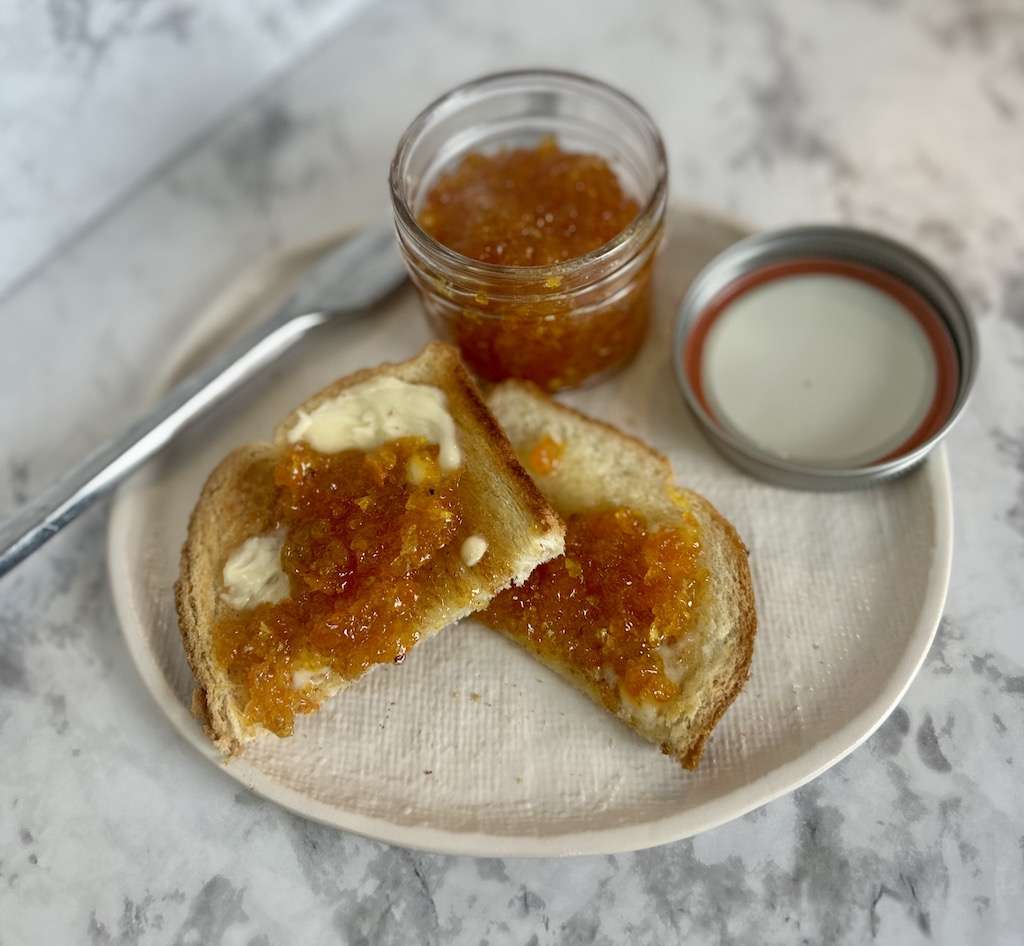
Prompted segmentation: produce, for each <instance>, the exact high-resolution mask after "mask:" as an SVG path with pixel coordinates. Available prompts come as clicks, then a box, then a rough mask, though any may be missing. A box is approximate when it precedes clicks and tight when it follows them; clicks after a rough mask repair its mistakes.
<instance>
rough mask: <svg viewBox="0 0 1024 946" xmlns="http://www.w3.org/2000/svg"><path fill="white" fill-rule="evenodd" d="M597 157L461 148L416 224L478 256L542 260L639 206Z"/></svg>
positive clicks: (626, 219)
mask: <svg viewBox="0 0 1024 946" xmlns="http://www.w3.org/2000/svg"><path fill="white" fill-rule="evenodd" d="M639 209H640V208H639V207H638V205H637V202H636V201H635V200H633V198H632V197H630V196H629V195H628V194H627V193H626V192H625V191H624V190H623V188H622V185H621V184H620V183H619V179H618V177H616V175H615V172H614V171H613V170H612V168H611V166H610V165H609V164H608V162H607V161H605V159H604V158H602V157H599V156H598V155H596V154H583V153H579V152H575V151H563V150H562V149H561V148H560V147H559V145H558V143H557V141H556V140H555V139H554V138H553V137H548V138H544V139H542V140H541V142H540V143H539V144H538V145H537V146H536V147H534V148H515V149H511V150H506V151H498V152H496V153H495V154H479V153H477V152H472V153H470V154H467V155H466V156H465V157H464V158H463V159H462V160H461V161H460V162H459V164H458V165H457V166H456V167H455V168H454V169H452V170H451V171H448V172H446V173H444V174H442V175H441V176H440V177H439V178H438V179H437V181H436V182H435V183H434V186H433V187H432V188H431V189H430V191H429V192H428V193H427V196H426V199H425V200H424V202H423V206H422V207H421V209H420V213H419V222H420V226H421V227H423V229H424V230H426V231H427V233H429V234H430V235H431V236H432V237H433V238H434V239H435V240H437V241H438V242H439V243H443V244H444V245H445V246H447V247H448V248H449V249H452V250H455V251H456V252H457V253H461V254H462V255H463V256H468V257H469V258H470V259H475V260H479V261H480V262H482V263H495V264H497V265H500V266H550V265H552V264H553V263H564V262H566V261H567V260H572V259H576V258H577V257H579V256H584V255H585V254H587V253H589V252H590V251H591V250H596V249H597V248H598V247H600V246H603V245H604V244H605V243H607V242H609V241H610V240H611V239H612V238H613V237H615V236H618V234H620V233H621V232H622V231H623V230H625V229H626V227H628V226H629V224H630V223H632V221H633V219H634V218H635V217H636V215H637V213H638V212H639Z"/></svg>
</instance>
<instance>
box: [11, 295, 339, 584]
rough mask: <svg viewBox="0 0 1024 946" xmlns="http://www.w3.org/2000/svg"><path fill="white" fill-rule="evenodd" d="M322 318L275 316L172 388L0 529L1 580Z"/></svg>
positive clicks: (317, 314)
mask: <svg viewBox="0 0 1024 946" xmlns="http://www.w3.org/2000/svg"><path fill="white" fill-rule="evenodd" d="M326 318H327V315H326V314H325V313H323V312H308V313H304V314H301V315H294V316H293V315H290V314H287V313H285V314H282V315H279V316H276V317H274V318H272V319H271V320H270V321H269V322H266V323H264V324H263V325H261V326H259V327H257V328H255V329H253V330H252V331H250V332H248V333H246V334H245V335H243V336H242V337H241V338H240V339H239V340H238V341H237V342H235V344H234V345H232V346H231V347H230V348H229V349H228V350H227V351H225V352H223V353H222V354H220V355H217V356H216V357H214V358H213V359H212V361H210V362H209V363H208V364H206V365H204V366H203V367H202V368H200V369H199V370H198V371H196V372H195V373H194V374H191V375H189V376H188V377H186V378H185V379H184V380H183V381H181V382H179V383H178V384H177V385H175V387H173V388H172V389H171V390H170V391H169V392H168V393H167V394H166V395H165V396H164V397H163V399H162V400H161V401H160V402H159V403H158V404H156V405H155V406H154V407H153V409H152V410H151V411H149V413H147V414H145V415H143V416H142V417H140V418H138V419H137V420H136V421H135V422H134V423H133V424H131V425H130V426H129V427H128V429H127V430H125V431H124V433H122V434H121V435H120V436H118V437H116V438H114V439H113V440H111V441H110V442H108V443H107V444H105V445H103V446H102V447H100V448H99V449H98V450H96V451H95V452H94V453H92V454H91V455H90V456H89V457H87V458H86V459H85V460H83V461H82V462H81V463H80V464H78V466H76V467H74V468H73V469H71V470H70V471H68V472H67V473H66V474H65V475H64V476H62V477H61V478H60V479H59V480H58V481H57V482H56V483H54V484H53V485H52V486H50V487H49V488H48V489H46V490H45V491H44V492H43V493H42V494H41V495H39V496H37V497H36V498H35V499H33V500H31V501H30V502H29V503H28V505H27V506H25V508H23V509H22V510H20V511H19V512H18V513H17V514H15V515H14V516H13V517H11V518H10V519H8V520H7V521H6V522H4V523H2V524H0V576H3V575H5V574H6V573H7V572H9V571H10V570H11V569H12V568H14V566H15V565H17V564H18V563H19V562H21V561H22V560H23V559H25V558H27V557H28V556H29V555H31V554H32V553H33V552H34V551H35V550H36V549H38V548H39V547H40V546H41V545H43V543H45V542H46V541H47V540H48V539H50V538H52V537H53V536H55V535H56V534H57V533H58V532H60V530H61V529H63V528H64V526H66V525H67V524H68V523H69V522H71V521H72V520H73V519H75V518H76V517H77V516H78V515H79V513H81V512H82V511H84V510H85V509H86V508H88V507H89V506H90V505H91V504H92V503H93V502H95V500H97V499H98V498H99V497H100V496H103V495H104V494H105V493H107V492H109V491H110V490H111V489H112V488H113V487H114V486H116V485H117V484H118V483H120V482H121V480H123V479H124V478H125V477H126V476H128V474H129V473H131V472H132V471H133V470H135V469H136V468H137V467H138V466H139V464H141V463H143V462H144V461H145V460H147V459H149V457H151V456H152V455H153V454H154V453H156V452H157V451H158V450H159V449H160V448H161V447H163V446H164V445H165V444H166V443H167V442H168V441H169V440H170V439H171V438H172V437H174V435H175V434H177V433H178V432H179V431H180V430H181V429H182V428H183V427H185V426H186V425H187V424H189V423H191V422H192V421H194V420H195V419H196V418H198V417H200V416H201V415H203V414H205V413H206V412H207V411H209V410H210V409H211V408H212V407H213V406H214V405H215V404H218V403H219V402H220V401H222V400H223V399H224V398H225V397H227V396H228V395H229V394H231V393H232V392H233V391H235V390H237V389H238V388H239V387H240V386H241V385H243V384H244V383H245V382H246V381H248V380H249V379H250V378H252V376H253V375H255V374H256V373H257V372H258V371H259V370H260V369H261V368H263V367H264V366H265V365H267V364H268V363H269V362H271V361H273V360H274V359H275V358H277V357H278V356H280V355H281V354H282V353H283V352H285V351H287V350H288V349H289V348H291V347H292V346H293V345H294V344H295V343H296V342H298V341H299V339H301V338H302V337H303V336H304V335H305V334H306V333H307V332H308V331H309V330H310V329H312V328H314V327H315V326H317V325H319V324H320V323H322V322H324V321H325V320H326Z"/></svg>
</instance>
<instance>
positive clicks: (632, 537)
mask: <svg viewBox="0 0 1024 946" xmlns="http://www.w3.org/2000/svg"><path fill="white" fill-rule="evenodd" d="M707 580H708V576H707V572H706V570H705V568H704V566H703V565H702V563H701V561H700V535H699V527H698V525H697V522H696V520H695V519H694V518H693V516H692V515H691V514H690V513H688V512H687V513H684V514H683V515H682V519H681V520H680V522H679V523H678V525H673V526H662V527H660V528H657V529H650V528H648V526H647V523H646V522H645V520H644V518H643V516H641V515H640V514H639V513H637V512H636V511H634V510H631V509H628V508H625V507H613V508H605V509H594V510H586V511H583V512H578V513H575V514H574V515H571V516H569V517H568V518H567V519H566V539H565V554H564V555H563V556H562V557H561V558H556V559H553V560H552V561H550V562H547V563H545V564H543V565H540V566H539V567H538V568H536V569H535V570H534V572H533V574H531V575H530V577H529V578H528V579H527V581H526V582H525V583H524V584H523V585H521V586H519V587H512V588H509V589H508V590H506V591H504V592H502V593H501V594H500V595H498V596H497V597H496V598H494V599H493V601H492V602H491V604H490V606H489V607H488V608H487V610H486V611H484V612H482V614H481V615H479V617H480V618H481V619H482V620H483V621H484V622H485V623H486V624H488V625H490V626H491V627H494V628H497V629H499V630H502V631H505V632H506V633H509V634H512V635H513V636H514V637H516V638H518V639H519V640H520V641H522V643H524V644H525V645H526V646H527V647H528V648H529V649H531V650H533V651H534V652H536V653H537V654H539V655H540V656H542V657H546V658H549V659H551V660H553V661H555V662H556V663H558V664H561V665H563V666H566V667H567V668H571V669H573V670H575V671H577V672H579V673H581V674H582V675H584V676H585V677H586V678H587V679H588V681H589V682H590V684H591V685H592V686H594V687H596V688H597V690H598V692H599V693H600V695H601V698H602V700H603V702H604V703H605V705H606V706H607V707H608V708H609V709H611V710H612V711H615V710H616V709H618V707H619V706H620V705H621V703H622V701H623V699H627V698H628V699H629V700H630V701H632V702H633V703H637V704H639V703H644V702H650V701H653V702H655V703H665V702H668V701H670V700H672V699H673V698H674V697H676V696H677V695H678V694H679V686H678V681H679V680H681V679H682V677H683V676H689V675H690V674H691V673H692V672H693V671H694V670H696V669H697V667H698V665H699V664H700V661H701V641H700V639H699V636H698V634H697V633H696V628H695V627H694V614H695V612H696V608H697V606H698V603H699V601H700V597H701V594H702V592H703V589H704V587H705V585H706V584H707ZM666 653H671V659H670V661H668V662H666V661H665V660H664V659H663V658H664V656H665V654H666Z"/></svg>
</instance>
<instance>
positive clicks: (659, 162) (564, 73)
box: [388, 69, 668, 280]
mask: <svg viewBox="0 0 1024 946" xmlns="http://www.w3.org/2000/svg"><path fill="white" fill-rule="evenodd" d="M515 79H541V80H545V79H547V80H551V81H554V82H561V83H568V84H570V85H574V86H577V87H581V88H583V89H584V90H590V91H597V92H599V93H601V94H603V95H605V96H608V97H609V98H611V99H613V100H616V101H617V102H618V103H619V104H620V105H624V106H625V107H626V108H628V109H629V110H630V111H631V112H632V113H633V114H634V116H635V117H637V118H639V120H640V122H641V124H642V125H643V126H644V131H646V132H647V133H648V135H649V136H650V139H651V143H652V144H653V148H654V156H655V162H656V168H655V173H656V182H655V185H654V187H653V189H652V191H651V194H650V197H649V198H648V200H647V201H646V202H645V204H644V206H643V207H642V208H641V209H640V211H639V212H638V213H637V215H636V216H635V217H634V218H633V219H632V220H631V221H630V222H629V224H628V225H627V226H626V227H624V228H623V229H622V230H621V231H619V233H617V234H616V235H615V236H614V237H612V238H611V239H610V240H609V241H608V242H606V243H603V244H602V245H601V246H599V247H597V248H596V249H593V250H590V251H589V252H588V253H584V254H583V255H582V256H575V257H573V258H572V259H568V260H563V261H562V262H558V263H549V264H545V265H542V266H505V265H503V264H500V263H486V262H482V261H480V260H476V259H473V258H472V257H470V256H465V255H463V254H462V253H459V252H457V251H455V250H453V249H451V248H450V247H448V246H445V245H444V244H443V243H441V242H440V241H439V240H436V239H434V237H432V236H431V235H430V234H429V233H427V231H426V230H424V229H423V228H422V227H421V226H420V224H419V221H418V220H417V219H416V215H415V213H413V210H412V207H411V206H410V205H409V201H408V200H407V199H406V195H405V188H404V186H403V182H402V166H403V163H404V160H405V158H406V157H407V156H408V153H409V151H410V149H411V147H412V144H413V142H414V141H415V140H416V138H417V137H418V135H419V134H420V133H421V132H422V131H423V129H424V127H425V126H426V124H427V122H428V121H429V120H430V118H431V117H432V116H433V115H434V114H435V113H436V112H437V111H438V110H439V109H442V108H444V107H445V106H446V105H449V104H450V103H451V102H452V101H454V100H457V99H458V98H460V97H462V96H465V95H467V94H468V93H472V92H476V91H479V90H480V89H481V88H485V87H487V86H489V85H498V84H501V83H504V82H507V81H509V80H515ZM388 183H389V186H390V189H391V200H392V203H393V205H394V209H395V216H396V220H397V222H398V224H399V231H400V233H399V236H403V235H404V236H407V237H408V238H410V239H411V240H412V241H413V242H414V243H416V244H417V245H418V248H419V249H420V250H421V251H426V252H429V253H430V254H431V255H433V256H435V257H438V258H439V259H440V261H441V262H443V263H444V264H446V265H448V266H451V267H455V268H458V269H460V270H462V271H463V272H469V273H471V274H472V275H474V276H479V277H481V278H484V279H486V278H498V279H501V278H505V279H510V280H514V279H518V278H522V279H530V280H536V279H543V278H545V277H547V276H564V275H566V274H567V273H570V272H575V271H576V270H578V269H583V268H585V267H589V266H598V265H601V264H603V263H605V262H607V261H609V260H611V259H613V258H614V257H615V256H616V255H617V254H618V253H619V252H620V251H621V250H622V248H623V247H624V246H627V245H629V244H630V243H631V242H632V241H633V238H634V237H635V236H636V235H637V234H638V233H641V232H642V231H643V230H644V229H645V228H646V227H647V226H649V225H650V224H651V223H656V222H657V219H658V217H659V216H660V214H661V212H662V210H663V209H664V206H665V204H666V202H667V194H668V158H667V155H666V152H665V143H664V141H663V140H662V137H661V132H660V131H658V126H657V125H655V123H654V119H653V118H651V116H650V114H649V113H648V111H647V110H646V109H645V108H644V107H643V106H642V105H641V104H640V103H639V102H638V101H637V100H636V99H634V98H633V97H632V96H630V95H628V94H627V93H625V92H623V91H621V90H620V89H617V88H615V87H614V86H612V85H609V84H608V83H606V82H602V81H601V80H600V79H594V78H592V77H590V76H586V75H582V74H581V73H578V72H571V71H568V70H564V69H510V70H506V71H503V72H492V73H488V74H487V75H483V76H479V77H477V78H476V79H471V80H469V81H468V82H464V83H462V84H460V85H457V86H455V88H453V89H449V90H448V91H447V92H445V93H444V94H442V95H440V96H438V97H437V98H435V99H434V100H433V101H432V102H430V103H429V104H428V105H427V106H426V107H425V108H423V109H422V111H420V113H419V114H418V115H417V116H416V117H415V118H414V119H413V120H412V122H410V124H409V127H408V128H406V130H405V132H404V133H403V134H402V137H401V138H400V139H399V140H398V146H397V147H396V149H395V154H394V157H393V158H392V160H391V167H390V170H389V174H388ZM403 230H404V234H403V233H402V231H403Z"/></svg>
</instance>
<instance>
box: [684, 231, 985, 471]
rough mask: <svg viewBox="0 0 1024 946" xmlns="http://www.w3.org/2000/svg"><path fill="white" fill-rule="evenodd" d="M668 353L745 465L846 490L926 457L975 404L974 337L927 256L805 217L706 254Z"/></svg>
mask: <svg viewBox="0 0 1024 946" xmlns="http://www.w3.org/2000/svg"><path fill="white" fill-rule="evenodd" d="M674 361H675V368H676V377H677V379H678V381H679V385H680V388H681V389H682V392H683V395H684V396H685V398H686V401H687V403H688V404H689V406H690V408H691V410H692V411H693V413H694V414H695V415H696V417H697V419H698V420H699V422H700V423H701V425H702V426H703V427H704V429H705V430H706V431H707V433H708V435H709V436H710V438H711V440H712V442H713V443H714V444H715V445H716V446H717V447H718V448H719V449H720V450H721V451H722V453H724V454H725V455H726V456H727V457H729V458H730V459H731V460H733V461H734V462H735V463H736V464H738V465H739V466H741V467H742V468H744V469H745V470H747V471H748V472H750V473H753V474H754V475H755V476H757V477H759V478H761V479H765V480H770V481H772V482H775V483H779V484H781V485H784V486H791V487H796V488H800V489H814V490H841V489H851V488H854V487H859V486H865V485H868V484H871V483H875V482H878V481H880V480H884V479H888V478H890V477H893V476H897V475H899V474H901V473H904V472H906V471H908V470H910V469H911V468H912V467H914V466H915V465H916V464H918V463H920V462H921V461H922V460H923V459H924V457H925V456H926V455H927V454H928V452H929V451H930V450H931V449H932V448H933V447H934V446H935V445H936V444H937V443H938V442H939V441H940V440H941V439H942V438H943V437H944V436H945V435H946V434H947V433H948V431H949V430H950V428H951V427H952V425H953V423H954V421H955V420H956V419H957V417H958V416H959V415H960V413H961V411H962V410H963V408H964V405H965V404H966V402H967V398H968V395H969V393H970V390H971V387H972V385H973V382H974V377H975V374H976V373H977V366H978V348H977V336H976V331H975V328H974V323H973V320H972V318H971V315H970V313H969V312H968V310H967V307H966V305H965V304H964V302H963V300H962V299H961V297H960V296H959V295H958V293H957V292H956V290H955V289H954V288H953V286H952V285H951V284H950V283H949V281H948V280H947V279H946V278H945V277H944V276H943V275H942V273H941V272H939V270H938V269H937V268H936V267H935V266H934V265H932V264H931V263H929V262H928V261H927V260H925V259H924V258H923V257H922V256H920V255H919V254H918V253H916V252H915V251H913V250H911V249H909V248H908V247H906V246H903V245H902V244H900V243H897V242H896V241H894V240H890V239H888V238H886V237H883V236H880V235H878V234H875V233H870V232H868V231H865V230H857V229H853V228H849V227H838V226H807V227H793V228H790V229H785V230H777V231H772V232H767V233H762V234H758V235H756V236H752V237H749V238H747V239H745V240H741V241H740V242H738V243H736V244H734V245H733V246H731V247H729V248H728V249H727V250H725V251H724V252H723V253H721V254H719V255H718V256H717V257H715V259H713V260H712V261H711V262H710V263H709V264H708V265H707V266H705V267H704V269H703V270H702V271H701V272H700V274H699V275H698V276H697V277H696V279H694V281H693V283H692V284H691V285H690V288H689V290H688V292H687V294H686V297H685V298H684V299H683V302H682V304H681V306H680V309H679V314H678V317H677V323H676V336H675V350H674Z"/></svg>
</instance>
